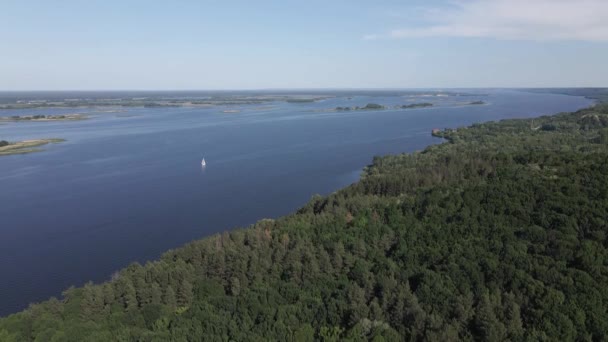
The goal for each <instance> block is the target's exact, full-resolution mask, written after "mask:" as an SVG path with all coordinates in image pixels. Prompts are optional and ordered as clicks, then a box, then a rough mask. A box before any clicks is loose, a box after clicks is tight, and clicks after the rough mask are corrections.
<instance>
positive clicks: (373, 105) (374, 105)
mask: <svg viewBox="0 0 608 342" xmlns="http://www.w3.org/2000/svg"><path fill="white" fill-rule="evenodd" d="M381 109H386V107H384V106H383V105H379V104H377V103H368V104H366V105H365V106H364V107H359V106H356V107H336V108H335V109H334V110H336V111H349V110H381Z"/></svg>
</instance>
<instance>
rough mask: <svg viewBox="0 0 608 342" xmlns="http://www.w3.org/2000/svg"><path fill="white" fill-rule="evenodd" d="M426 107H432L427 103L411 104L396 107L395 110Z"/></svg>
mask: <svg viewBox="0 0 608 342" xmlns="http://www.w3.org/2000/svg"><path fill="white" fill-rule="evenodd" d="M426 107H433V104H432V103H429V102H422V103H412V104H407V105H401V106H397V107H396V108H401V109H412V108H426Z"/></svg>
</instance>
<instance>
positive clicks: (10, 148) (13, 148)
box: [0, 139, 65, 341]
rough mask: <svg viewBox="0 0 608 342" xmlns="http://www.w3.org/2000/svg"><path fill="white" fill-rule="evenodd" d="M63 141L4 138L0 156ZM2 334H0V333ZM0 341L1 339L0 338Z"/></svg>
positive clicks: (0, 145) (33, 149) (25, 151)
mask: <svg viewBox="0 0 608 342" xmlns="http://www.w3.org/2000/svg"><path fill="white" fill-rule="evenodd" d="M62 141H65V140H63V139H36V140H24V141H19V142H16V143H9V142H8V141H6V140H2V141H0V156H8V155H11V154H25V153H32V152H40V151H43V150H42V149H39V148H34V147H38V146H42V145H46V144H49V143H58V142H62ZM0 336H2V335H0ZM0 341H1V339H0Z"/></svg>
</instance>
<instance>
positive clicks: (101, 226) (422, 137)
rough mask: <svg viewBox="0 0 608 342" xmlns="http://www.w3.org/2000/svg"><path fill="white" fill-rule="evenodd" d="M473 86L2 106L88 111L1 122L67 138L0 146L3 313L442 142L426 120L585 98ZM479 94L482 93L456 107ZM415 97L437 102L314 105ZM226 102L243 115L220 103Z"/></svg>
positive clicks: (275, 212)
mask: <svg viewBox="0 0 608 342" xmlns="http://www.w3.org/2000/svg"><path fill="white" fill-rule="evenodd" d="M469 92H471V91H469ZM474 92H477V93H478V94H479V96H473V97H467V96H446V97H439V96H433V97H413V96H393V95H390V96H389V95H387V94H384V93H370V94H360V93H359V94H357V95H355V96H353V97H346V96H338V97H335V98H330V99H326V100H322V101H318V102H314V103H286V102H273V103H269V104H261V105H260V104H256V105H246V106H239V107H234V106H233V107H214V108H186V107H181V108H129V109H127V111H125V112H102V111H108V109H107V108H106V109H38V110H4V111H0V116H10V115H24V114H63V113H77V112H78V113H82V112H89V115H90V116H91V118H90V119H89V120H82V121H71V122H19V123H7V124H0V140H9V141H17V140H24V139H36V138H64V139H66V140H67V141H66V142H64V143H60V144H53V145H47V146H45V147H44V149H45V150H46V151H44V152H40V153H32V154H25V155H12V156H0V316H2V315H6V314H9V313H12V312H16V311H18V310H21V309H23V308H25V307H27V305H28V303H30V302H35V301H41V300H44V299H47V298H48V297H50V296H60V295H61V292H62V290H64V289H66V288H68V287H69V286H71V285H75V286H79V285H82V284H83V283H85V282H86V281H88V280H92V281H94V282H100V281H103V280H106V279H109V278H110V276H111V274H112V273H113V272H114V271H116V270H118V269H120V268H121V267H123V266H126V265H128V264H129V263H131V262H134V261H139V262H145V261H146V260H151V259H155V258H158V256H159V255H160V254H161V253H162V252H163V251H165V250H167V249H170V248H174V247H178V246H180V245H182V244H184V243H186V242H188V241H191V240H193V239H198V238H201V237H204V236H208V235H210V234H213V233H216V232H219V231H223V230H226V229H231V228H234V227H239V226H241V227H242V226H246V225H248V224H251V223H254V222H255V221H257V220H259V219H261V218H267V217H277V216H281V215H285V214H287V213H289V212H291V211H293V210H295V209H297V208H298V207H300V206H302V205H303V204H304V203H306V202H307V201H308V200H309V199H310V198H311V196H312V195H314V194H328V193H331V192H333V191H336V190H338V189H340V188H342V187H344V186H346V185H348V184H350V183H352V182H355V181H356V180H357V179H358V177H359V174H360V171H361V169H362V168H363V167H364V166H365V165H367V164H369V163H370V162H371V160H372V157H373V156H375V155H383V154H394V153H402V152H412V151H415V150H420V149H423V148H424V147H425V146H428V145H430V144H435V143H440V142H441V140H440V139H435V138H433V137H431V135H430V132H431V129H433V128H444V127H460V126H465V125H470V124H472V123H474V122H483V121H490V120H500V119H506V118H526V117H534V116H539V115H543V114H553V113H556V112H560V111H572V110H576V109H579V108H582V107H586V106H588V105H590V104H592V101H591V100H588V99H585V98H581V97H574V96H563V95H551V94H537V93H527V92H523V91H516V90H482V91H474ZM474 100H483V101H485V102H486V104H485V105H464V103H467V102H471V101H474ZM414 102H433V103H435V104H436V106H435V107H431V108H424V109H410V110H384V111H351V112H329V111H323V110H324V109H328V108H334V107H336V106H356V105H358V106H364V105H365V104H367V103H379V104H383V105H396V104H408V103H414ZM234 109H236V110H240V112H238V113H224V112H223V111H224V110H234ZM203 157H204V158H205V160H206V162H207V167H206V168H205V169H202V168H201V159H202V158H203Z"/></svg>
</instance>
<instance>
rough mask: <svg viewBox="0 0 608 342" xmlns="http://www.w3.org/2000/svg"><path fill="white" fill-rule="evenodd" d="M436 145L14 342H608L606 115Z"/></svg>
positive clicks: (78, 304)
mask: <svg viewBox="0 0 608 342" xmlns="http://www.w3.org/2000/svg"><path fill="white" fill-rule="evenodd" d="M438 135H441V136H443V137H444V138H445V139H446V142H445V143H444V144H440V145H436V146H431V147H428V148H427V149H425V150H424V151H421V152H417V153H413V154H403V155H396V156H386V157H377V158H375V159H374V160H373V164H372V165H370V166H369V167H367V168H366V169H365V171H364V175H363V177H362V179H361V180H360V181H359V182H358V183H356V184H353V185H352V186H350V187H347V188H345V189H343V190H341V191H338V192H336V193H334V194H332V195H329V196H326V197H320V196H317V197H315V198H313V199H312V200H311V201H310V202H309V203H308V204H306V205H305V206H304V207H302V208H301V209H300V210H299V211H297V212H296V213H294V214H292V215H289V216H286V217H282V218H279V219H276V220H263V221H260V222H258V223H256V224H255V225H253V226H251V227H249V228H247V229H240V230H235V231H231V232H225V233H223V234H219V235H214V236H211V237H208V238H205V239H202V240H199V241H195V242H192V243H190V244H188V245H186V246H183V247H181V248H178V249H175V250H171V251H168V252H166V253H165V254H164V255H163V256H162V257H161V258H160V260H158V261H154V262H149V263H146V264H145V265H139V264H132V265H130V266H129V267H127V268H126V269H124V270H122V271H120V272H119V273H117V274H116V275H115V276H114V277H113V278H112V280H110V281H108V282H105V283H103V284H90V283H89V284H87V285H85V286H84V287H80V288H70V289H68V290H66V291H65V293H64V295H63V297H62V299H50V300H48V301H46V302H43V303H40V304H35V305H31V306H30V307H29V308H28V309H27V310H25V311H23V312H20V313H17V314H14V315H11V316H9V317H6V318H3V319H1V320H0V340H1V341H104V342H105V341H169V340H171V341H313V340H320V341H336V340H349V341H366V340H372V341H398V340H408V341H413V340H438V341H450V340H487V341H502V340H512V341H521V340H527V341H539V340H546V341H573V340H583V341H601V340H608V312H607V308H608V248H607V247H608V239H607V234H608V106H607V105H597V106H595V107H591V108H588V109H584V110H581V111H578V112H575V113H564V114H558V115H555V116H545V117H540V118H535V119H529V120H505V121H501V122H490V123H483V124H476V125H473V126H472V127H468V128H461V129H457V130H446V131H442V132H440V133H438ZM108 257H111V256H108Z"/></svg>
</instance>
